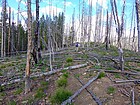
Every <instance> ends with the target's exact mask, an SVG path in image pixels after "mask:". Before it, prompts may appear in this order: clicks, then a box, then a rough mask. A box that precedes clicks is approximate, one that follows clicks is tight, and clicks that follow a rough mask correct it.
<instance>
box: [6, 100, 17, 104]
mask: <svg viewBox="0 0 140 105" xmlns="http://www.w3.org/2000/svg"><path fill="white" fill-rule="evenodd" d="M8 105H17V104H16V102H15V101H14V100H11V101H10V102H8Z"/></svg>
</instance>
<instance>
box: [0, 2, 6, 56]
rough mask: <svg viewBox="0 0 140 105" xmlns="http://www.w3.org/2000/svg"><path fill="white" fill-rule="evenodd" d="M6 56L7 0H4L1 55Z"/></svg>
mask: <svg viewBox="0 0 140 105" xmlns="http://www.w3.org/2000/svg"><path fill="white" fill-rule="evenodd" d="M5 56H6V0H2V40H1V57H5Z"/></svg>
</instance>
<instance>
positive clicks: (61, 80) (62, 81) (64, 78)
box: [56, 72, 69, 87]
mask: <svg viewBox="0 0 140 105" xmlns="http://www.w3.org/2000/svg"><path fill="white" fill-rule="evenodd" d="M68 77H69V73H68V72H65V73H63V75H62V76H61V77H60V78H59V79H58V80H57V81H56V84H57V86H58V87H66V85H67V83H68Z"/></svg>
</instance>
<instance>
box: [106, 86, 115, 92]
mask: <svg viewBox="0 0 140 105" xmlns="http://www.w3.org/2000/svg"><path fill="white" fill-rule="evenodd" d="M114 93H115V88H114V87H113V86H109V87H108V88H107V94H114Z"/></svg>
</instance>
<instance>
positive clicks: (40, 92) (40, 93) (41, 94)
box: [35, 88, 45, 99]
mask: <svg viewBox="0 0 140 105" xmlns="http://www.w3.org/2000/svg"><path fill="white" fill-rule="evenodd" d="M43 97H45V93H44V89H43V88H39V89H38V90H37V92H36V94H35V98H36V99H41V98H43Z"/></svg>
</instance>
